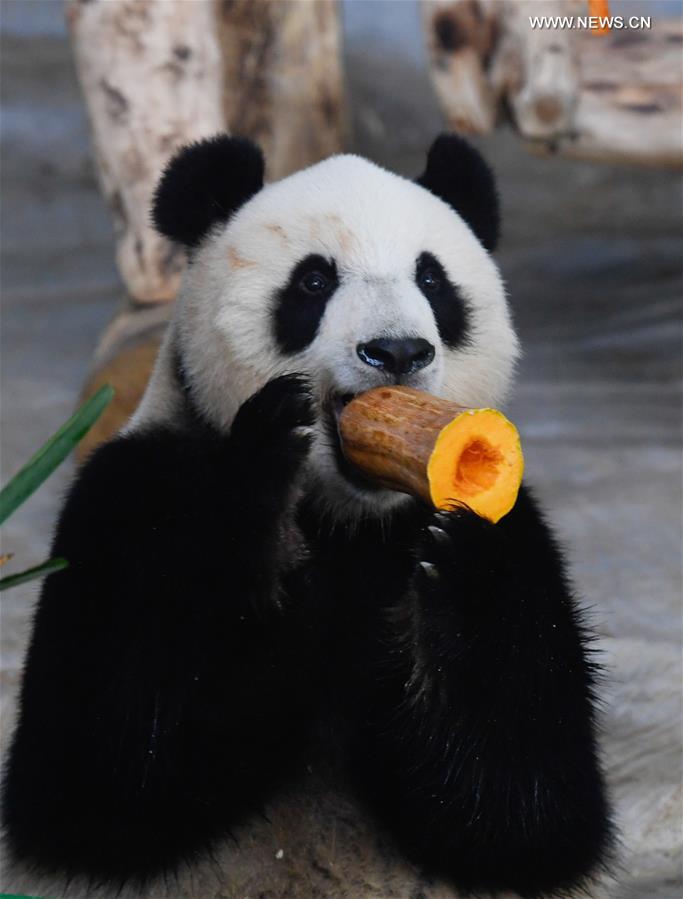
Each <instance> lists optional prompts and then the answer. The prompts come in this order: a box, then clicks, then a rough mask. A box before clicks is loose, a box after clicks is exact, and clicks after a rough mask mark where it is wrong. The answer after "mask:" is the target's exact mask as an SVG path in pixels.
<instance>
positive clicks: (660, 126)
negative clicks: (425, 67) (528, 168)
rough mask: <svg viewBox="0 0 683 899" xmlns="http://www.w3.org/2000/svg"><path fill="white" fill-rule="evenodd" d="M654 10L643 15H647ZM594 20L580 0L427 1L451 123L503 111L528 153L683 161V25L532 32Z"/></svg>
mask: <svg viewBox="0 0 683 899" xmlns="http://www.w3.org/2000/svg"><path fill="white" fill-rule="evenodd" d="M644 12H645V13H647V10H644ZM557 15H559V16H568V15H574V16H577V15H582V16H587V15H588V9H587V4H586V2H585V0H515V2H509V0H424V2H423V18H424V24H425V29H426V33H427V42H428V46H429V48H430V65H431V75H432V81H433V83H434V86H435V89H436V93H437V95H438V98H439V101H440V104H441V107H442V109H443V111H444V114H445V116H446V119H447V122H448V124H449V126H450V127H453V128H455V129H456V130H458V131H463V132H467V133H474V134H486V133H489V132H490V131H491V130H492V129H493V127H494V125H495V124H496V123H497V122H498V121H500V120H501V119H502V118H503V117H507V118H509V119H510V120H511V122H512V124H513V125H514V127H515V128H516V130H517V131H518V132H519V134H520V136H521V137H522V138H523V139H524V140H525V141H526V146H527V148H528V149H530V150H532V151H533V152H537V153H543V154H557V155H561V156H570V157H574V158H580V159H593V160H600V161H605V162H623V163H632V164H635V163H637V164H643V165H651V166H667V167H680V166H681V165H683V96H682V86H683V78H682V75H681V50H682V48H683V21H682V20H681V19H680V18H679V19H666V18H663V17H657V16H652V17H651V28H649V29H645V28H643V29H623V30H613V31H610V32H603V33H600V34H598V33H597V32H591V31H590V30H588V29H582V28H573V29H569V28H531V25H530V22H529V18H530V16H557Z"/></svg>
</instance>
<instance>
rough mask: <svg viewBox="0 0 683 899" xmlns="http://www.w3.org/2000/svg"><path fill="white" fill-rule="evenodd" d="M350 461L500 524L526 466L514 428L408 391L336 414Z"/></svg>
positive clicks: (392, 390)
mask: <svg viewBox="0 0 683 899" xmlns="http://www.w3.org/2000/svg"><path fill="white" fill-rule="evenodd" d="M339 434H340V438H341V442H342V449H343V451H344V455H345V456H346V457H347V459H348V460H349V461H350V462H351V463H352V464H353V465H355V466H356V467H357V468H359V469H360V470H361V471H362V472H363V473H364V474H365V475H366V476H367V477H369V478H370V479H371V480H373V481H374V482H376V483H377V484H378V485H380V486H383V487H387V488H389V489H390V490H398V491H400V492H402V493H410V494H412V495H413V496H416V497H418V498H420V499H422V500H424V502H426V503H429V504H430V505H433V506H435V507H436V508H437V509H449V508H452V507H453V506H454V505H457V504H459V503H462V504H466V505H467V506H469V507H470V508H471V509H472V510H473V511H475V512H476V513H477V514H479V515H482V516H483V517H485V518H488V519H490V520H491V521H493V522H497V521H498V520H499V519H500V518H502V517H503V515H506V514H507V513H508V512H509V511H510V509H511V508H512V506H513V505H514V503H515V500H516V498H517V493H518V491H519V487H520V484H521V480H522V473H523V469H524V462H523V458H522V451H521V446H520V440H519V434H518V433H517V429H516V428H515V426H514V425H513V424H512V423H511V422H509V421H508V420H507V419H506V418H505V416H504V415H503V414H502V413H501V412H498V411H497V410H495V409H465V408H463V407H462V406H458V405H457V404H456V403H452V402H450V401H448V400H444V399H441V398H439V397H435V396H431V395H430V394H428V393H423V392H422V391H419V390H414V389H413V388H411V387H379V388H376V389H374V390H370V391H368V392H366V393H362V394H360V395H359V396H357V397H355V399H353V400H352V401H351V402H350V403H348V405H346V406H345V407H344V409H343V410H342V412H341V415H340V417H339Z"/></svg>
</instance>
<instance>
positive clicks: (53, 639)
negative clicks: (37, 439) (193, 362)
mask: <svg viewBox="0 0 683 899" xmlns="http://www.w3.org/2000/svg"><path fill="white" fill-rule="evenodd" d="M309 423H310V409H309V403H308V399H307V394H306V391H305V388H304V387H303V385H302V384H301V383H300V382H298V381H297V380H295V379H291V378H290V379H279V380H277V381H274V382H270V384H268V385H267V386H266V387H265V388H264V389H263V390H262V391H261V392H260V393H259V394H257V395H256V396H255V397H254V398H252V399H251V400H249V401H248V402H247V403H246V404H245V405H244V406H243V407H242V409H241V410H240V412H239V413H238V415H237V417H236V419H235V423H234V427H233V431H232V433H231V434H230V435H229V436H228V437H226V436H224V435H219V434H217V433H216V432H215V431H213V430H211V429H209V428H203V427H199V426H197V427H196V428H193V429H192V430H191V432H185V433H179V432H177V431H173V430H170V429H160V428H158V427H157V428H149V429H148V430H145V431H140V432H136V433H133V434H130V435H129V436H125V437H120V438H117V439H116V440H114V441H113V442H112V443H110V444H108V445H106V446H104V447H102V448H101V449H100V450H99V451H97V452H96V453H95V454H94V456H93V457H92V458H91V459H90V460H89V461H88V462H87V463H86V464H85V465H84V467H83V468H82V470H81V471H80V473H79V476H78V478H77V480H76V482H75V483H74V485H73V487H72V489H71V492H70V495H69V497H68V499H67V501H66V504H65V507H64V509H63V511H62V514H61V517H60V520H59V524H58V528H57V533H56V537H55V540H54V546H53V551H54V553H55V554H56V555H63V556H65V557H66V558H67V559H68V561H69V567H68V568H67V569H66V570H65V571H63V572H59V573H58V574H55V575H53V576H51V577H49V578H48V579H47V580H46V582H45V584H44V588H43V591H42V596H41V599H40V603H39V606H38V609H37V614H36V618H35V624H34V631H33V636H32V640H31V643H30V648H29V652H28V657H27V663H26V669H25V674H24V680H23V687H22V692H21V701H20V715H19V722H18V727H17V730H16V733H15V737H14V742H13V745H12V748H11V751H10V754H9V759H8V763H7V768H6V773H5V780H4V789H3V792H4V797H3V798H4V803H3V817H4V822H3V823H4V828H5V835H6V840H7V843H8V845H9V849H10V851H11V856H12V857H13V858H14V859H15V860H16V861H22V862H23V863H24V864H28V865H34V866H37V867H38V868H39V869H42V870H45V871H47V872H55V871H57V872H59V871H61V872H64V873H66V874H69V875H75V874H85V875H88V876H90V877H91V878H95V879H98V880H100V879H102V880H106V881H114V882H119V883H121V882H124V881H126V880H139V881H144V880H145V879H146V878H148V877H149V876H151V875H153V874H155V873H156V872H157V871H160V870H162V869H166V868H173V867H174V866H176V865H177V864H178V863H179V862H180V861H182V860H183V859H185V858H191V857H192V856H193V855H194V854H195V853H197V852H200V851H201V850H202V849H203V848H205V847H206V846H207V845H208V844H210V842H211V840H212V839H213V838H215V837H220V836H221V835H222V834H224V833H226V832H227V831H228V830H229V829H230V828H231V827H233V826H234V825H236V824H238V823H239V822H240V821H241V820H243V819H244V818H245V817H247V816H248V815H250V814H251V813H253V812H254V811H255V810H257V809H258V808H259V807H260V805H261V804H262V803H263V802H264V801H265V800H266V799H267V797H268V791H269V789H271V788H272V786H273V785H274V784H275V783H277V782H278V779H279V778H280V777H281V775H283V772H284V771H285V769H286V766H287V763H288V760H289V759H291V756H292V753H294V752H295V751H296V747H297V741H298V740H300V739H301V738H302V736H303V733H304V731H305V724H306V721H307V720H308V717H309V714H310V707H309V703H310V700H311V691H310V688H309V686H308V685H309V684H310V683H312V682H314V680H315V678H313V677H311V675H310V672H309V671H308V669H307V666H308V664H309V659H310V655H309V652H308V650H309V641H308V638H307V636H306V634H307V631H306V628H305V627H303V626H302V623H301V617H302V616H303V612H302V610H301V609H300V608H299V604H298V601H297V600H298V598H297V597H295V596H292V595H288V594H287V592H286V590H285V589H284V586H283V584H282V582H281V580H280V578H279V573H278V570H277V566H278V560H279V558H280V555H279V553H278V543H279V540H280V531H281V524H282V521H283V516H284V515H286V513H287V509H288V504H289V503H290V501H291V491H292V486H293V483H294V480H295V478H296V475H297V472H298V470H299V467H300V465H301V463H302V462H303V460H304V458H305V457H306V453H307V445H308V443H307V437H306V436H305V434H302V433H301V427H302V426H306V425H308V424H309ZM290 581H291V582H293V581H295V576H294V575H291V577H290Z"/></svg>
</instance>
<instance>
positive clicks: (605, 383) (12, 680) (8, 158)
mask: <svg viewBox="0 0 683 899" xmlns="http://www.w3.org/2000/svg"><path fill="white" fill-rule="evenodd" d="M58 6H59V4H57V3H51V2H34V3H30V4H26V3H17V2H15V0H4V2H3V3H2V16H3V19H2V75H3V83H2V119H1V121H0V127H1V150H2V185H1V186H2V195H3V218H2V254H3V257H2V258H3V270H2V272H3V273H2V303H3V313H2V335H1V341H2V344H1V346H2V359H1V366H2V368H1V376H2V381H1V399H2V418H1V423H2V443H1V446H2V460H1V461H2V477H3V482H4V481H6V479H7V477H8V476H9V475H11V474H12V473H13V472H14V471H15V470H16V469H17V468H18V467H19V466H20V465H21V464H22V463H23V462H24V461H25V460H26V459H27V458H28V457H29V456H30V455H31V453H32V452H33V451H34V450H35V449H36V448H37V447H38V446H39V445H40V444H41V442H42V441H43V440H44V439H45V438H46V437H47V436H48V435H49V434H50V433H51V432H52V431H53V430H54V429H55V428H56V427H57V426H58V425H59V424H60V423H61V422H62V421H63V420H64V419H65V418H66V417H67V415H68V414H69V413H70V412H71V410H72V409H73V405H74V402H75V399H76V396H77V392H78V388H79V386H80V384H81V383H82V381H83V378H84V376H85V373H86V371H87V368H88V363H89V358H90V355H91V352H92V349H93V346H94V344H95V341H96V338H97V336H98V334H99V332H100V331H101V330H102V328H103V327H104V325H105V324H106V322H107V321H108V319H109V318H110V317H111V315H112V314H113V311H114V309H115V305H116V303H117V300H118V298H119V296H120V293H121V286H120V283H119V281H118V278H117V273H116V270H115V267H114V262H113V252H112V240H111V238H112V232H111V226H110V223H109V220H108V217H107V213H106V210H105V208H104V206H103V204H102V202H101V200H100V197H99V195H98V193H97V189H96V185H95V181H94V177H93V168H92V164H91V160H90V155H89V144H88V135H87V127H86V123H85V120H84V114H83V110H82V107H81V104H80V98H79V96H78V91H77V86H76V83H75V78H74V73H73V69H72V64H71V61H70V58H69V53H68V45H67V43H66V36H65V31H64V28H63V25H62V22H61V12H60V11H59V10H58V9H57V7H58ZM345 21H346V27H347V34H348V41H347V46H346V51H345V52H346V55H347V61H348V69H347V70H348V73H349V75H348V82H349V83H348V93H349V98H350V101H351V109H352V135H353V136H352V138H350V141H349V143H350V147H352V148H353V149H354V150H356V151H357V152H360V153H363V154H365V155H368V156H369V157H370V158H373V159H376V160H377V161H380V162H382V163H385V164H386V165H387V166H389V167H391V168H394V169H396V170H398V171H401V172H405V173H410V174H413V173H417V172H418V171H419V170H420V168H421V165H422V161H423V154H424V150H425V148H426V146H427V145H428V143H429V142H430V140H431V138H432V136H433V135H434V134H435V133H436V132H437V131H438V130H439V129H440V128H441V127H442V122H441V119H440V116H439V113H438V110H437V108H436V105H435V101H434V98H433V95H432V93H431V89H430V86H429V83H428V80H427V77H426V75H425V72H424V69H423V68H421V63H422V59H423V51H422V48H421V47H420V44H419V34H418V32H417V30H416V23H417V13H416V9H415V4H414V3H412V2H405V3H393V2H387V3H377V2H355V3H347V4H346V6H345ZM481 146H482V148H483V149H484V151H485V153H486V155H487V156H488V157H489V159H490V160H491V161H492V163H493V164H494V166H495V168H496V169H497V171H498V175H499V179H500V187H501V191H502V198H503V207H504V214H505V218H504V222H505V239H504V241H503V245H502V248H501V251H500V253H499V254H498V258H499V261H500V264H501V267H502V269H503V272H504V274H505V277H506V280H507V284H508V289H509V293H510V298H511V302H512V305H513V309H514V314H515V319H516V322H517V325H518V329H519V331H520V334H521V337H522V340H523V344H524V347H525V356H524V359H523V361H522V364H521V365H520V370H519V380H518V386H517V390H516V393H515V396H514V398H513V399H512V401H511V403H510V406H509V412H510V414H511V416H512V417H513V419H514V420H515V421H516V422H517V424H518V425H519V427H520V430H521V432H522V436H523V441H524V446H525V452H526V458H527V472H528V476H529V480H530V482H531V483H533V484H535V485H536V487H537V490H538V493H539V494H540V496H541V498H542V500H543V501H544V503H545V505H546V508H547V509H548V511H549V513H550V516H551V518H552V520H553V521H554V522H555V524H556V526H557V529H558V531H559V532H560V534H561V536H562V537H563V538H564V539H565V541H566V543H567V546H568V547H569V552H570V557H571V559H572V562H573V573H574V577H575V580H576V584H577V589H578V592H579V593H580V595H581V596H583V597H584V598H585V600H586V602H587V603H588V604H589V605H590V606H591V607H592V609H593V616H594V620H595V621H596V622H597V625H598V627H599V629H600V631H601V633H603V634H604V635H608V636H611V637H616V638H625V639H629V640H634V641H642V646H644V647H650V648H651V649H652V650H654V652H655V653H660V654H664V655H667V654H668V657H670V658H672V659H673V660H674V661H673V664H674V670H675V671H676V672H677V675H676V676H679V675H680V645H681V608H680V602H681V593H682V572H681V545H682V531H681V528H682V521H681V509H682V502H681V484H682V469H681V406H680V401H681V390H680V387H681V317H680V311H681V310H680V299H681V293H682V291H681V286H682V280H683V279H682V277H681V258H682V252H681V251H682V249H683V214H682V194H681V184H680V181H679V179H678V178H677V176H674V175H672V174H671V173H668V172H661V171H660V172H658V171H646V170H636V169H630V168H616V167H614V168H613V167H609V166H597V165H591V164H582V163H569V162H567V161H562V160H547V159H542V160H541V159H536V158H533V157H531V156H529V155H527V154H526V152H525V151H524V150H523V149H522V148H521V147H520V145H519V143H518V142H517V140H516V139H515V138H514V136H513V135H511V134H509V133H505V132H499V133H497V134H496V135H495V136H493V137H491V138H490V139H488V140H487V141H483V142H481ZM69 474H70V468H69V466H65V467H64V468H62V469H61V470H60V471H58V472H57V473H56V474H55V475H54V476H53V477H52V478H51V479H50V480H49V481H48V482H47V484H46V485H45V486H44V487H43V488H42V489H41V490H40V491H39V492H38V493H37V494H36V495H35V496H34V497H33V498H32V499H31V500H30V501H29V502H28V503H27V504H26V505H25V506H24V507H23V508H22V509H21V510H20V512H18V513H17V514H16V515H15V516H14V517H13V518H12V519H11V521H10V522H9V523H8V525H7V526H6V528H5V534H4V540H3V551H4V552H15V553H16V557H17V563H18V565H21V566H23V565H26V566H28V565H30V564H34V563H37V562H39V561H40V560H42V559H43V558H44V557H45V556H46V554H47V552H48V546H49V539H50V532H51V528H52V525H53V521H54V516H55V513H56V509H57V507H58V504H59V500H60V496H61V495H62V493H63V491H64V489H65V486H66V484H67V482H68V478H69ZM36 593H37V587H36V586H35V585H26V586H25V587H20V588H17V589H15V590H12V591H9V592H8V593H5V594H3V596H2V606H1V613H2V619H1V620H2V644H1V649H2V677H3V679H4V684H5V688H4V689H3V697H4V698H5V700H6V701H8V702H10V704H11V700H12V697H13V694H14V687H15V685H16V682H17V678H18V670H19V666H20V665H21V660H22V657H23V653H24V651H25V645H26V639H27V635H28V627H29V624H28V622H29V617H30V612H31V607H32V604H33V602H34V600H35V597H36ZM679 705H680V697H679V698H678V699H677V700H676V711H678V708H679ZM671 777H674V778H676V777H679V778H680V772H678V773H676V772H672V773H671ZM648 889H649V890H650V891H649V892H645V893H638V892H630V893H628V896H632V897H635V896H641V895H642V896H643V899H644V897H645V896H650V895H652V896H655V895H657V896H661V897H665V896H667V897H668V896H673V895H674V892H667V890H668V889H670V886H666V884H665V885H662V884H661V883H660V884H659V885H657V884H654V885H653V886H651V888H648ZM676 894H677V893H676ZM620 895H621V894H620ZM623 895H624V896H626V895H627V894H626V893H624V894H623Z"/></svg>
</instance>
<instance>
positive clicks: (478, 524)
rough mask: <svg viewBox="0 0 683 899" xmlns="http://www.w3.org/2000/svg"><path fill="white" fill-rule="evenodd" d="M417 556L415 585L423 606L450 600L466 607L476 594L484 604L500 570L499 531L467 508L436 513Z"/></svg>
mask: <svg viewBox="0 0 683 899" xmlns="http://www.w3.org/2000/svg"><path fill="white" fill-rule="evenodd" d="M416 556H417V565H416V568H415V578H414V584H415V588H416V591H417V593H418V596H419V598H420V600H421V602H422V603H423V605H427V606H429V605H431V604H432V603H437V604H440V603H442V602H447V603H449V604H453V603H456V604H457V605H458V606H460V607H461V608H463V607H464V606H466V605H467V604H468V598H469V597H475V596H476V601H477V602H480V601H481V602H482V603H485V602H486V601H487V598H486V596H485V594H487V593H489V590H490V591H491V593H493V592H494V591H493V589H492V588H493V584H494V582H495V580H496V578H497V572H498V571H499V570H500V565H501V560H502V546H501V539H500V534H499V532H498V531H497V530H496V526H495V525H493V524H491V522H490V521H487V520H486V519H484V518H480V517H479V516H478V515H475V514H474V512H472V511H470V510H469V509H467V508H458V509H454V510H453V511H449V512H437V513H435V514H433V515H432V516H430V518H429V520H428V521H427V524H426V526H425V528H424V531H423V533H422V535H421V538H420V541H419V543H418V546H417V553H416ZM491 598H492V597H489V599H491Z"/></svg>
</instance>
